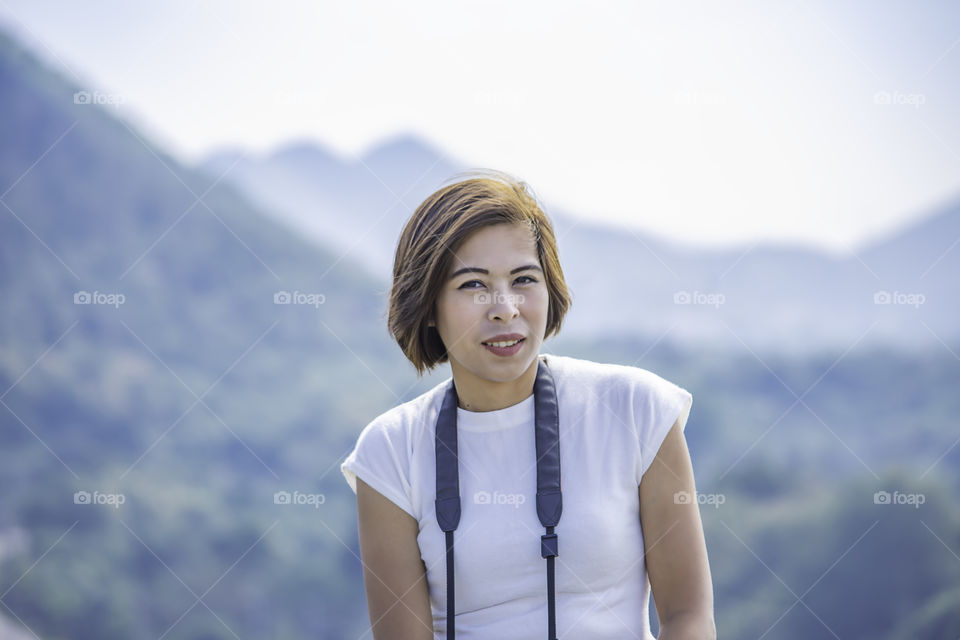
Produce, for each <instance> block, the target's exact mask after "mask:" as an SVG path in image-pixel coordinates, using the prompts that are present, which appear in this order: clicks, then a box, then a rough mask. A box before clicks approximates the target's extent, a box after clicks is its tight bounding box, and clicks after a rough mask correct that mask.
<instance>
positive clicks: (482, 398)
mask: <svg viewBox="0 0 960 640" xmlns="http://www.w3.org/2000/svg"><path fill="white" fill-rule="evenodd" d="M539 362H540V357H539V356H538V357H536V358H534V360H533V362H532V363H530V366H529V367H527V370H526V371H524V372H523V373H522V374H521V375H520V377H519V378H517V379H516V380H510V381H508V382H493V381H490V380H482V379H474V380H471V381H470V382H471V384H469V385H466V384H464V385H461V384H459V383H458V379H457V376H456V375H454V386H455V387H456V389H457V400H458V402H457V406H459V407H460V408H461V409H463V410H464V411H476V412H484V411H498V410H500V409H506V408H507V407H512V406H513V405H515V404H518V403H520V402H523V401H524V400H526V399H527V398H529V397H530V394H532V393H533V386H534V383H535V382H536V379H537V367H538V365H539ZM454 373H456V372H454ZM464 377H465V376H463V375H461V376H460V379H459V381H460V382H462V381H463V378H464Z"/></svg>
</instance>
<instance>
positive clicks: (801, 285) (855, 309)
mask: <svg viewBox="0 0 960 640" xmlns="http://www.w3.org/2000/svg"><path fill="white" fill-rule="evenodd" d="M233 157H235V155H234V156H233ZM231 159H232V158H231V156H228V155H226V154H214V155H212V156H211V157H210V158H209V159H208V160H207V161H205V162H203V163H202V164H201V166H202V167H203V168H204V169H205V170H207V171H208V172H210V173H217V172H218V171H220V170H222V169H223V167H224V166H225V165H226V164H227V161H228V160H231ZM465 168H467V165H465V164H464V163H463V162H461V161H458V160H455V159H451V158H448V157H447V156H446V155H445V154H444V153H443V152H442V151H441V150H437V149H435V148H433V147H431V146H430V145H428V144H426V143H424V142H423V141H422V140H420V139H418V138H417V137H415V136H412V135H402V136H397V137H395V138H393V139H391V140H388V141H385V142H384V143H383V144H381V145H379V146H376V147H374V148H373V149H371V150H369V151H367V152H366V153H364V154H363V155H362V156H360V157H359V158H356V159H338V156H337V155H336V154H335V153H332V152H330V151H329V150H326V149H324V148H323V147H322V146H319V145H317V144H313V143H310V142H300V143H291V144H288V145H286V146H284V147H281V148H280V149H278V150H277V151H276V152H274V153H272V154H266V155H262V156H258V157H245V158H244V159H243V161H242V162H241V163H239V164H238V165H237V166H236V167H235V168H234V170H233V171H231V174H230V176H229V178H228V179H230V180H233V181H234V182H235V183H236V184H237V185H238V186H239V187H240V188H242V189H243V190H244V191H246V192H247V193H249V194H250V195H251V196H253V197H255V198H256V199H257V200H258V201H259V202H261V203H263V204H264V206H265V207H267V208H268V209H269V210H271V211H273V212H274V213H275V214H276V215H277V216H278V217H279V218H280V219H283V220H286V221H288V222H290V223H291V224H293V225H294V226H298V227H299V228H301V229H303V230H304V231H305V232H307V233H308V235H309V236H310V237H312V238H314V239H315V240H316V241H318V242H321V243H324V244H326V245H332V246H336V247H338V248H339V249H340V250H341V251H349V255H351V256H352V257H354V258H356V259H359V260H362V261H363V262H364V263H365V264H366V265H367V267H368V269H369V271H370V273H371V274H372V275H373V276H374V277H377V278H379V279H381V280H382V281H384V282H386V283H389V281H390V278H391V269H392V260H393V253H394V251H395V247H396V241H397V238H398V237H399V233H400V230H401V228H402V225H403V223H404V222H405V221H406V219H407V218H408V217H409V215H410V214H411V213H412V212H413V209H414V208H415V207H416V205H417V204H419V202H420V201H422V200H423V198H425V197H426V196H427V195H428V194H429V193H430V192H432V191H433V190H434V189H436V188H438V187H439V186H440V185H441V183H442V182H443V181H444V180H447V179H449V178H450V177H452V176H453V174H455V173H456V172H458V171H462V170H463V169H465ZM384 184H386V187H387V188H385V187H384ZM394 194H396V195H402V194H407V195H405V196H404V197H403V199H402V202H399V203H397V202H396V201H395V196H394ZM545 206H546V207H547V210H548V212H549V213H550V215H551V217H552V218H553V220H554V222H555V224H556V227H557V235H558V237H559V244H560V250H561V260H562V261H563V264H564V269H565V272H566V275H567V281H568V284H569V285H570V287H571V289H572V290H573V292H574V294H575V298H574V308H573V310H572V312H571V314H570V316H569V319H568V322H567V324H566V325H565V332H567V334H568V335H571V336H573V337H577V338H585V337H590V336H596V335H603V334H609V333H627V334H631V335H641V336H651V335H652V336H657V335H661V334H664V333H669V334H670V336H671V337H672V338H673V339H674V340H677V341H680V342H686V343H689V344H691V345H694V346H701V345H704V344H716V343H720V344H724V345H728V346H734V347H737V348H740V347H741V346H742V345H741V340H742V341H743V342H745V343H746V344H748V345H750V347H751V348H752V349H756V350H758V351H761V352H762V351H768V352H774V351H786V352H789V353H794V354H799V353H803V352H805V351H807V350H809V349H811V348H813V349H818V348H825V349H844V348H847V347H849V346H850V345H851V344H853V343H854V342H856V341H857V340H858V339H864V340H866V341H867V342H868V343H878V344H880V343H884V344H892V345H897V346H900V347H902V348H926V347H930V346H933V345H939V341H940V340H943V341H945V342H948V343H950V342H951V341H953V342H955V341H957V340H958V339H960V325H957V324H956V323H955V322H954V321H953V318H955V317H956V316H957V313H958V312H960V302H958V300H960V280H958V279H957V278H956V277H955V276H954V274H956V273H957V272H958V270H960V250H953V249H951V247H952V246H953V244H952V243H956V242H957V240H958V239H960V201H958V202H954V203H951V204H950V205H947V206H944V207H942V208H941V209H939V210H938V211H935V212H933V213H932V214H931V215H930V216H929V217H928V218H926V219H925V220H923V221H922V222H920V223H918V224H915V225H912V226H909V227H907V228H905V229H902V230H901V231H899V232H898V233H897V234H896V235H894V236H892V237H888V238H885V239H882V240H879V241H877V242H875V243H872V244H870V245H868V246H866V247H859V248H851V249H850V251H849V252H848V254H847V255H840V256H838V255H836V254H834V253H832V252H828V251H817V250H814V249H810V248H806V247H794V246H789V245H783V244H772V245H766V244H756V245H750V244H748V245H743V246H739V247H736V248H732V249H700V248H694V247H686V246H683V245H681V244H679V243H676V242H671V241H668V240H665V239H661V238H656V237H654V236H652V235H648V234H642V233H638V232H634V231H632V230H626V229H620V228H616V227H613V226H611V225H607V224H603V225H600V224H593V223H591V222H590V221H588V220H585V219H584V217H583V216H573V215H570V214H569V213H567V212H566V211H564V210H563V209H562V208H560V207H557V206H551V205H550V204H549V203H547V204H546V205H545ZM649 215H656V214H655V212H651V213H650V214H649ZM938 256H942V257H941V258H940V259H939V262H937V263H936V264H935V265H934V266H933V267H932V268H929V267H930V265H931V264H932V263H934V259H935V258H936V257H938ZM883 292H886V293H888V294H889V295H890V299H891V304H887V305H883V304H876V303H875V302H874V298H875V295H877V294H879V295H880V296H881V299H882V296H883V295H884V294H883ZM685 294H686V295H687V296H688V298H687V299H689V301H690V302H689V303H688V304H679V303H677V302H675V296H678V297H679V298H678V299H679V300H683V299H684V295H685ZM914 294H920V295H922V296H923V301H922V302H921V304H919V305H912V303H911V301H912V300H913V298H912V297H911V298H908V297H907V296H913V295H914ZM719 296H722V298H720V297H719ZM714 300H719V301H720V303H719V304H714V302H713V301H714ZM921 321H922V323H925V324H926V326H927V327H929V330H927V329H925V328H924V326H923V324H921ZM875 322H876V325H874V323H875ZM871 327H872V328H871ZM868 329H869V331H868ZM865 333H866V336H865V337H864V334H865Z"/></svg>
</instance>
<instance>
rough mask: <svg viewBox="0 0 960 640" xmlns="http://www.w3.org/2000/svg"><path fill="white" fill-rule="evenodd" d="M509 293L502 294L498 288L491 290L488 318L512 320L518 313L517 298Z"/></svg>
mask: <svg viewBox="0 0 960 640" xmlns="http://www.w3.org/2000/svg"><path fill="white" fill-rule="evenodd" d="M514 298H515V296H513V295H511V294H503V293H501V292H500V291H499V290H496V291H494V292H493V299H492V300H491V301H490V308H489V309H488V310H487V317H488V318H489V319H490V320H512V319H513V318H516V317H517V316H519V315H520V309H519V307H518V304H519V302H518V300H515V299H514Z"/></svg>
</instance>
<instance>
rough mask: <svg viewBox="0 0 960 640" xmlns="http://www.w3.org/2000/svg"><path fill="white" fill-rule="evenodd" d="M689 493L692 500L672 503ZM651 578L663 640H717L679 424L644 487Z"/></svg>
mask: <svg viewBox="0 0 960 640" xmlns="http://www.w3.org/2000/svg"><path fill="white" fill-rule="evenodd" d="M678 491H685V492H687V495H688V496H689V497H690V498H691V499H690V500H679V501H675V500H674V495H675V494H676V493H677V492H678ZM639 493H640V520H641V523H642V524H641V527H642V528H643V544H644V553H645V560H646V564H647V575H648V577H649V578H650V588H651V590H652V591H653V600H654V603H655V604H656V607H657V617H658V618H659V620H660V634H659V640H713V639H715V638H716V637H717V630H716V627H715V625H714V620H713V584H712V582H711V578H710V564H709V563H708V561H707V545H706V541H705V540H704V537H703V525H702V523H701V522H700V510H699V507H698V504H697V497H696V487H695V486H694V478H693V465H692V464H691V462H690V452H689V451H687V442H686V440H685V439H684V437H683V431H682V430H681V429H680V424H679V422H678V423H675V424H674V425H673V427H672V428H671V429H670V432H669V433H668V434H667V436H666V438H665V439H664V441H663V444H662V445H660V450H659V451H658V452H657V455H656V457H655V458H654V459H653V462H652V463H651V464H650V466H649V467H648V468H647V471H646V473H645V474H644V475H643V480H642V481H641V482H640V487H639Z"/></svg>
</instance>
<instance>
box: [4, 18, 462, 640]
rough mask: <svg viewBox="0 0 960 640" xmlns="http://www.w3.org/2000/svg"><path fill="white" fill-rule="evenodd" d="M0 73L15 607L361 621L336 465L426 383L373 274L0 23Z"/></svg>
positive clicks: (341, 633)
mask: <svg viewBox="0 0 960 640" xmlns="http://www.w3.org/2000/svg"><path fill="white" fill-rule="evenodd" d="M0 86H2V88H3V96H4V99H3V100H2V101H0V140H2V141H3V143H2V145H0V196H2V198H0V203H2V206H0V299H2V300H3V302H2V304H0V332H2V335H3V340H2V343H0V394H2V395H0V401H2V406H0V455H2V462H0V535H2V536H8V534H9V533H10V532H14V531H27V532H28V541H27V543H25V545H24V546H23V549H25V550H29V551H28V552H26V551H25V552H21V553H17V554H10V555H7V556H5V557H4V558H3V562H2V564H0V576H2V578H3V583H2V586H0V593H3V594H4V596H3V602H4V604H5V605H6V607H8V609H9V611H11V612H13V613H14V614H15V615H16V616H17V617H18V618H19V620H16V621H14V622H12V623H15V624H16V623H21V621H22V624H24V625H27V626H28V627H30V628H31V629H35V630H36V633H38V634H41V637H44V638H51V639H53V638H64V637H72V638H79V637H81V636H82V637H90V638H94V637H96V638H148V637H150V638H156V637H159V636H160V635H161V634H163V633H164V631H170V634H169V635H168V636H167V637H173V638H200V637H205V638H212V637H229V634H228V633H227V629H226V628H225V627H227V628H231V629H232V628H243V629H244V630H245V633H244V636H245V637H272V638H303V637H357V636H359V635H360V634H361V633H363V630H364V626H365V624H366V609H365V605H364V602H363V592H362V584H360V583H359V581H358V580H351V581H349V582H348V583H344V582H343V579H342V570H348V571H350V572H353V571H355V567H354V565H353V562H355V559H356V554H357V551H356V530H355V522H354V518H355V502H354V499H353V496H352V494H350V492H349V490H347V491H346V492H345V491H344V490H343V489H344V488H345V484H344V482H343V478H342V477H341V475H340V472H339V462H340V461H341V460H342V458H343V456H344V454H345V453H346V452H347V451H348V450H349V448H350V447H351V446H352V444H353V443H354V442H355V440H356V435H357V432H358V431H359V429H360V428H361V427H362V426H363V425H364V424H365V423H366V422H367V421H369V420H370V419H371V418H372V416H371V415H370V407H371V406H385V405H390V404H396V403H398V402H400V401H402V400H404V399H408V398H411V397H413V396H415V395H417V394H418V393H419V392H422V390H423V389H424V388H426V387H427V386H428V385H430V384H431V382H432V383H433V384H435V383H436V380H431V379H430V378H425V379H424V380H421V381H419V382H415V383H413V384H412V383H411V367H410V366H409V364H408V363H406V362H405V361H404V360H403V358H402V354H400V353H399V350H398V349H397V348H396V346H395V345H393V344H391V342H390V340H389V336H388V335H387V332H386V331H385V330H384V319H383V318H384V314H385V310H386V309H385V299H384V297H383V295H382V293H381V289H382V283H381V282H380V281H378V280H374V279H372V278H370V277H369V276H368V275H366V274H365V273H364V271H363V268H362V267H358V266H357V265H356V264H355V263H354V262H352V261H351V260H350V258H349V257H344V256H342V255H341V254H340V253H339V252H337V251H335V250H333V249H330V248H326V247H321V246H317V245H315V244H313V243H311V242H307V241H305V240H304V239H303V238H302V234H301V233H300V232H299V230H297V229H291V228H286V227H284V226H283V225H281V224H278V223H277V221H276V220H275V219H274V218H272V217H270V216H268V215H266V214H265V213H263V211H262V210H260V209H258V208H257V207H256V206H255V205H252V204H251V203H250V202H249V201H248V200H247V199H246V197H245V196H244V195H243V194H241V193H239V192H238V191H237V190H236V189H235V188H233V187H232V186H230V184H229V183H227V182H225V181H222V180H221V181H216V180H211V179H210V178H209V177H207V176H204V175H202V174H200V173H198V172H196V171H194V170H192V169H190V168H187V167H184V166H182V165H181V164H180V163H179V162H178V161H177V160H176V159H175V158H172V157H171V156H169V155H168V154H166V153H164V152H163V150H162V149H161V148H160V147H159V146H157V145H156V144H155V143H153V142H152V141H150V140H148V139H146V137H145V136H144V135H143V133H142V132H140V131H138V130H136V129H135V128H134V127H132V126H131V125H130V124H128V123H127V122H126V121H124V119H123V115H124V114H123V112H122V110H120V111H118V110H116V109H115V107H113V106H109V105H108V106H104V105H99V104H91V103H90V101H87V100H84V99H83V98H82V96H83V94H82V93H81V92H82V91H84V89H85V87H81V86H71V85H70V84H68V83H67V82H66V81H65V80H64V79H63V78H62V77H60V76H58V75H57V74H55V73H53V72H51V71H50V70H48V69H46V68H44V67H43V66H41V65H40V64H39V63H38V62H37V60H36V59H35V58H34V57H33V56H31V55H30V54H28V53H27V52H26V51H25V50H24V49H23V48H21V46H20V45H19V44H18V43H16V42H14V41H13V40H11V39H10V38H9V37H7V36H5V35H3V34H0ZM77 95H79V96H80V98H79V99H75V96H77ZM284 301H286V302H287V304H278V302H284ZM443 374H444V372H443V371H441V372H439V374H438V375H440V376H442V375H443ZM278 491H288V492H295V491H299V492H301V493H305V494H320V495H324V496H326V498H327V499H326V500H325V502H324V503H323V509H322V510H319V509H315V508H306V507H304V508H298V507H291V506H290V505H278V504H275V503H274V500H273V496H274V494H275V493H276V492H278ZM84 495H86V496H87V498H86V502H84V501H83V498H82V497H83V496H84ZM77 496H80V498H78V497H77ZM98 496H99V497H100V498H103V499H104V500H112V502H106V503H104V502H98V501H97V500H98ZM110 496H114V497H113V498H110ZM116 496H123V502H122V503H118V500H119V499H118V498H117V497H116ZM77 500H80V501H79V502H78V501H77ZM111 505H116V506H111ZM121 505H122V506H121ZM44 551H49V553H47V554H44ZM38 559H40V560H39V561H38ZM35 561H38V562H37V564H36V566H35V567H32V566H31V565H32V564H33V563H34V562H35ZM234 563H236V565H235V566H233V565H234ZM344 567H349V568H348V569H343V568H344ZM227 572H229V574H227ZM18 577H20V578H22V579H19V580H18ZM221 578H222V580H220V581H219V582H218V579H221ZM213 584H216V585H217V586H216V589H215V590H213V591H211V592H210V593H209V594H208V595H207V596H206V597H205V598H204V603H205V604H206V605H207V606H206V607H204V606H197V607H194V608H190V605H191V604H192V603H194V598H192V597H191V595H192V594H191V592H193V593H194V594H197V595H199V594H202V593H204V591H205V590H206V589H207V588H208V587H210V586H211V585H213ZM194 604H195V603H194ZM207 607H209V610H208V608H207ZM188 609H189V613H188V614H187V615H186V616H185V617H183V618H182V619H179V617H180V616H181V614H183V613H184V612H186V611H187V610H188ZM5 611H6V610H5ZM211 611H213V612H214V613H215V614H211ZM80 630H83V633H82V634H81V633H80Z"/></svg>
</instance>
